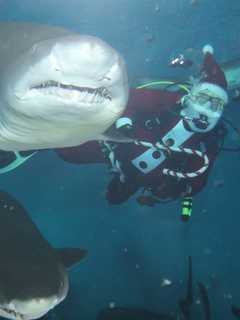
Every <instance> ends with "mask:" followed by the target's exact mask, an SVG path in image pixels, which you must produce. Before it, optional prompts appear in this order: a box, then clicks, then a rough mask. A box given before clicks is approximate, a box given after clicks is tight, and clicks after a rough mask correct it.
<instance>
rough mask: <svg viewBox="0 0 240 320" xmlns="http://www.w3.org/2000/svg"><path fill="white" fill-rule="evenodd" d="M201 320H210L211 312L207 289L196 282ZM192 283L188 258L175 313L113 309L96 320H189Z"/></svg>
mask: <svg viewBox="0 0 240 320" xmlns="http://www.w3.org/2000/svg"><path fill="white" fill-rule="evenodd" d="M197 286H198V289H199V295H200V301H201V306H202V309H203V314H204V315H203V319H204V320H211V310H210V303H209V298H208V293H207V289H206V288H205V286H204V285H203V284H202V283H201V282H197ZM193 301H194V297H193V281H192V259H191V257H188V280H187V293H186V297H184V298H183V299H180V300H179V303H178V311H177V313H171V314H159V313H155V312H151V311H148V310H145V309H140V308H122V307H114V308H109V309H105V310H103V311H101V312H100V313H99V315H98V317H97V320H135V319H136V320H191V319H194V317H191V312H192V307H193Z"/></svg>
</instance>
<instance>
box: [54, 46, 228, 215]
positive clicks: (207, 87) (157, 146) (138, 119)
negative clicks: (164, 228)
mask: <svg viewBox="0 0 240 320" xmlns="http://www.w3.org/2000/svg"><path fill="white" fill-rule="evenodd" d="M202 51H203V54H204V62H203V67H202V72H201V76H200V79H199V80H198V82H196V83H194V84H193V86H192V88H191V89H190V90H189V89H187V90H182V88H181V86H180V89H179V90H178V91H167V90H154V89H148V88H147V89H145V88H144V86H143V87H141V88H139V89H131V90H130V96H129V101H128V105H127V108H126V110H125V112H124V114H123V115H122V117H120V118H119V119H118V120H117V121H116V122H115V124H114V126H115V128H114V129H115V130H116V131H117V132H119V133H120V134H123V135H124V136H128V137H129V138H131V139H132V140H133V141H134V143H132V142H131V143H115V142H114V143H109V142H104V141H91V142H88V143H86V144H84V145H81V146H79V147H73V148H64V149H58V150H56V152H57V154H58V155H59V156H60V157H61V158H62V159H63V160H65V161H67V162H71V163H76V164H84V163H85V164H89V163H107V164H108V165H109V169H110V172H111V173H112V174H113V178H112V180H111V181H110V183H109V185H108V188H107V192H106V198H107V200H108V202H109V203H110V204H115V205H116V204H121V203H123V202H125V201H127V200H128V199H129V198H130V197H131V196H133V195H134V194H135V193H136V192H137V191H138V190H142V194H141V195H140V196H138V198H137V201H138V203H139V204H140V205H148V206H154V205H155V204H156V203H159V202H166V201H172V200H176V199H182V218H183V219H184V220H188V218H189V216H190V215H191V207H192V197H193V196H195V195H196V194H197V193H198V192H199V191H201V190H202V189H203V188H204V186H205V185H206V183H207V178H208V175H209V172H210V170H211V168H212V165H213V163H214V161H215V159H216V157H217V155H218V152H219V150H220V145H221V142H222V140H223V136H224V134H225V130H224V128H223V125H222V123H221V121H220V120H221V118H222V114H223V111H224V106H225V105H226V104H227V103H228V94H227V91H226V90H227V81H226V79H225V75H224V72H223V71H222V70H221V68H220V66H219V65H218V64H217V62H216V61H215V59H214V56H213V48H212V47H211V46H210V45H205V46H204V47H203V49H202ZM186 91H187V92H186Z"/></svg>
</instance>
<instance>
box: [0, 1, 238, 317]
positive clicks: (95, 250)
mask: <svg viewBox="0 0 240 320" xmlns="http://www.w3.org/2000/svg"><path fill="white" fill-rule="evenodd" d="M0 20H4V21H5V20H15V21H31V22H38V23H45V24H51V25H59V26H62V27H66V28H68V29H71V30H74V31H78V32H80V33H85V34H91V35H96V36H99V37H101V38H102V39H104V40H105V41H107V42H108V43H110V44H111V45H112V46H113V47H115V48H116V49H117V50H118V51H120V52H121V53H122V55H123V56H124V58H125V61H126V63H127V67H128V74H129V79H130V83H132V84H135V83H136V82H137V81H138V79H143V78H162V77H176V78H179V77H180V75H181V74H183V73H182V72H179V71H176V70H174V71H173V70H169V68H168V67H167V63H168V61H169V58H170V57H171V56H172V55H173V54H175V53H179V52H181V51H184V50H186V49H187V48H193V49H194V50H200V49H201V47H202V46H203V45H204V44H206V43H211V44H212V45H213V46H214V48H215V56H216V58H217V59H218V61H220V62H223V61H226V60H230V59H232V58H238V57H240V33H239V30H240V2H239V0H228V1H226V0H216V1H213V0H193V1H191V0H155V1H152V0H119V1H114V0H102V1H100V0H84V1H83V0H68V1H66V0H64V1H63V0H38V1H37V0H21V1H20V0H1V1H0ZM149 39H152V41H150V40H149ZM226 115H228V116H230V117H232V118H233V119H234V123H235V124H236V125H238V122H239V120H240V106H239V105H237V104H231V105H230V106H228V107H227V110H226ZM230 142H231V141H230ZM239 160H240V154H238V153H235V154H232V153H231V154H230V153H222V154H221V155H220V157H219V159H218V160H217V161H216V163H215V166H214V169H213V171H212V174H211V176H210V179H209V182H208V185H207V187H206V188H205V190H204V191H203V192H202V193H201V194H199V195H198V196H197V197H196V198H195V199H194V208H193V217H192V219H191V221H190V222H189V223H188V224H183V223H181V221H180V219H179V214H180V205H179V203H177V202H176V203H172V204H166V205H159V206H157V207H155V208H140V207H138V206H137V205H136V202H135V200H134V199H132V200H130V201H129V202H128V203H126V204H124V205H121V206H118V207H111V206H109V205H108V204H107V203H106V201H105V199H104V192H105V189H106V186H107V182H108V181H109V176H108V174H107V171H106V169H105V168H104V167H103V166H76V165H71V164H66V163H64V162H63V161H61V160H60V159H59V158H57V156H56V155H55V154H54V153H53V152H52V151H46V152H42V153H38V154H37V155H36V156H34V157H33V158H32V159H31V160H29V161H28V162H27V163H25V164H24V165H23V166H22V167H20V168H18V169H17V170H15V171H14V172H11V173H9V174H6V175H3V176H1V188H2V189H4V190H7V191H9V192H10V193H11V194H13V195H15V196H16V197H17V198H18V199H20V200H21V202H22V203H23V204H24V205H25V207H26V208H27V209H28V210H29V212H30V213H31V217H32V218H33V220H34V221H35V223H36V224H37V226H38V227H39V229H40V230H41V231H42V233H43V234H44V236H45V237H46V238H47V239H48V240H49V242H50V243H51V244H52V245H54V246H56V247H61V246H80V247H83V248H86V249H88V250H89V255H88V257H87V259H86V260H85V261H83V262H82V263H81V264H80V265H79V266H77V267H75V268H74V269H73V270H72V271H71V272H70V279H71V288H70V292H69V295H68V297H67V299H66V300H65V301H64V302H63V303H62V304H61V305H60V306H59V307H57V308H56V310H55V312H56V315H57V319H60V320H61V319H65V320H80V319H83V320H94V319H96V316H97V314H98V312H99V311H100V310H102V309H104V308H106V307H108V306H109V304H110V303H115V305H116V306H128V307H145V308H148V309H149V310H152V311H155V312H164V311H166V312H167V311H171V310H173V311H174V310H176V303H177V300H178V298H179V296H180V295H183V294H184V292H185V291H184V290H185V283H186V263H187V259H186V258H187V256H188V255H192V258H193V272H194V279H195V280H200V281H202V282H204V283H205V284H206V285H207V286H208V288H209V296H210V300H211V303H212V312H213V319H231V318H232V315H231V313H230V305H231V304H232V303H235V304H238V305H240V289H239V283H240V282H239V281H240V275H239V270H240V257H239V243H240V233H239V226H240V203H239V190H240V188H239V181H240V170H239ZM218 181H223V186H221V187H216V182H218ZM0 254H1V253H0ZM163 278H168V279H170V280H171V281H172V282H173V284H172V286H170V287H167V288H162V287H161V280H162V279H163Z"/></svg>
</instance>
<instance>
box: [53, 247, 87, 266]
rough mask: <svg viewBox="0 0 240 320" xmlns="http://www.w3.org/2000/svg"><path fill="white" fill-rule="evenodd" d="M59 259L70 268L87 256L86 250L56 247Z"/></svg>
mask: <svg viewBox="0 0 240 320" xmlns="http://www.w3.org/2000/svg"><path fill="white" fill-rule="evenodd" d="M56 252H57V254H58V256H59V259H60V261H61V262H62V263H63V265H64V266H65V267H66V268H70V267H72V266H74V265H75V264H77V263H79V262H80V261H81V260H82V259H84V258H85V257H86V256H87V253H88V251H87V250H85V249H79V248H63V249H56Z"/></svg>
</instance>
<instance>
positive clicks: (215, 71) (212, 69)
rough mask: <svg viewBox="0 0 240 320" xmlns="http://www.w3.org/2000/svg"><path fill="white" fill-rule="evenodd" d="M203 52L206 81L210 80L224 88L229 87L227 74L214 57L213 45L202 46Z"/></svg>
mask: <svg viewBox="0 0 240 320" xmlns="http://www.w3.org/2000/svg"><path fill="white" fill-rule="evenodd" d="M202 52H203V54H204V61H203V70H202V71H203V73H204V74H205V77H204V79H203V81H204V82H210V83H212V84H215V85H217V86H220V87H221V88H222V89H223V90H226V89H227V80H226V78H225V74H224V72H223V71H222V69H221V68H220V66H219V65H218V64H217V62H216V61H215V59H214V57H213V53H214V50H213V47H212V46H211V45H210V44H206V45H205V46H204V47H203V48H202Z"/></svg>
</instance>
